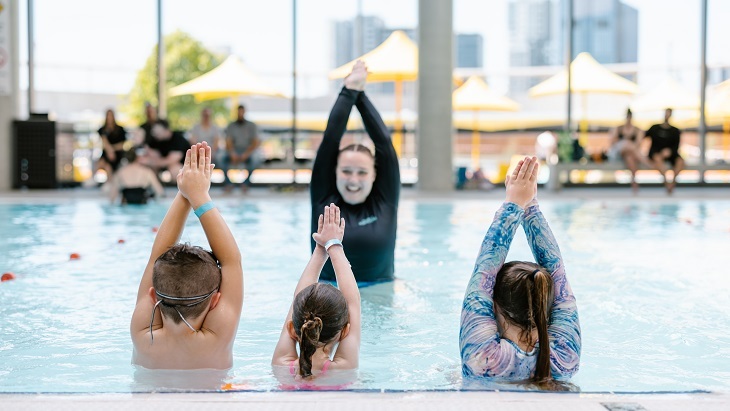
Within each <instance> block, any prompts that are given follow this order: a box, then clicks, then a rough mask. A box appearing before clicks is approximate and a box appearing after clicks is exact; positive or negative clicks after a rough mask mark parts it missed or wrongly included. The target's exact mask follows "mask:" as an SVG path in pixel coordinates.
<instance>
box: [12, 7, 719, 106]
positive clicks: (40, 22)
mask: <svg viewBox="0 0 730 411" xmlns="http://www.w3.org/2000/svg"><path fill="white" fill-rule="evenodd" d="M575 1H590V0H575ZM624 2H625V3H627V4H629V5H631V6H633V7H635V8H637V9H638V10H639V40H638V41H639V62H638V63H639V67H640V70H641V71H640V72H643V73H644V75H643V76H642V75H640V76H639V86H640V87H641V88H642V89H646V88H649V87H651V86H652V85H654V84H656V83H657V82H658V81H659V80H660V79H661V77H662V76H665V75H672V76H674V77H675V78H676V79H678V80H680V81H682V82H683V83H686V85H687V86H688V87H690V88H692V87H698V86H699V85H698V84H696V83H697V81H695V79H697V78H698V73H699V59H700V50H699V27H700V4H701V2H700V0H624ZM18 3H19V4H20V7H21V21H25V20H24V19H25V16H26V12H25V11H26V7H27V1H26V0H19V2H18ZM163 3H164V6H163V7H164V20H163V30H164V32H166V33H169V32H172V31H174V30H176V29H181V30H183V31H186V32H188V33H189V34H191V35H192V36H193V37H195V38H198V39H199V40H201V41H202V42H203V43H204V45H206V46H207V47H209V48H211V49H213V50H216V51H224V52H230V53H233V54H236V55H238V56H240V57H241V58H242V59H243V60H244V62H245V63H246V64H247V65H248V66H249V67H250V68H251V69H252V70H253V71H254V72H256V73H258V74H259V75H260V76H261V78H262V80H263V81H265V82H267V83H268V84H269V85H271V86H273V87H276V88H279V89H280V90H282V91H283V92H285V93H287V94H291V72H292V48H291V44H292V12H291V4H292V0H267V1H260V0H239V1H231V0H208V1H206V2H201V1H199V0H164V1H163ZM297 3H298V7H297V25H298V27H297V33H298V38H297V44H298V51H297V53H298V56H297V71H298V73H299V82H300V85H299V95H301V96H304V97H314V96H318V95H323V94H326V93H329V92H330V89H329V88H328V81H327V79H326V76H327V72H328V71H329V70H331V69H332V68H334V67H333V57H332V48H333V43H334V40H333V39H332V29H333V22H334V21H337V20H348V19H352V18H354V17H355V16H356V15H357V9H358V1H357V0H298V2H297ZM453 3H454V31H455V32H457V33H480V34H482V35H483V36H484V61H485V68H484V74H486V76H487V80H488V82H489V83H490V85H492V87H494V88H496V89H497V90H498V91H501V92H507V74H508V73H509V41H508V31H507V9H508V3H509V0H453ZM34 4H35V15H36V20H35V32H36V34H35V37H36V41H35V45H36V62H37V69H36V74H35V79H36V80H35V81H36V88H37V89H38V90H49V91H78V92H89V93H114V94H126V93H127V92H128V91H129V90H130V88H131V87H132V84H133V82H134V78H135V76H136V73H137V71H138V70H139V69H140V68H141V67H142V66H143V64H144V62H145V60H146V58H147V57H148V56H149V55H150V53H151V51H152V48H153V46H154V44H155V42H156V30H157V28H156V19H157V15H156V4H157V2H156V1H155V0H124V1H119V0H116V1H112V0H104V1H100V0H65V1H57V0H35V1H34ZM361 6H362V12H363V14H365V15H377V16H379V17H380V18H382V19H383V20H384V21H385V23H386V25H387V26H390V27H416V26H417V24H418V1H417V0H362V1H361ZM709 11H710V12H709V22H708V64H709V65H710V66H713V65H723V66H727V67H730V49H727V48H726V47H725V44H724V43H725V42H726V40H725V39H728V38H730V27H729V26H728V25H727V21H728V17H730V1H724V0H709ZM21 30H26V27H25V25H24V24H21ZM20 47H21V63H24V62H25V61H27V36H26V35H25V33H24V32H23V33H22V34H21V46H20ZM26 70H27V69H25V68H24V67H22V68H21V88H24V87H27V71H26Z"/></svg>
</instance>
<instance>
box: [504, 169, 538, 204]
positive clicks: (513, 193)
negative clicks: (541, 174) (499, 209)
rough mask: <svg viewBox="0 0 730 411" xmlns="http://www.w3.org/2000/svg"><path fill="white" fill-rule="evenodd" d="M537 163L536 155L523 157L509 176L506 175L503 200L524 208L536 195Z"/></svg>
mask: <svg viewBox="0 0 730 411" xmlns="http://www.w3.org/2000/svg"><path fill="white" fill-rule="evenodd" d="M538 167H539V165H538V163H537V158H536V157H525V158H524V160H521V161H520V162H519V164H517V167H515V170H514V171H513V172H512V175H511V176H507V179H506V180H505V182H504V185H505V186H506V187H507V198H506V199H505V201H508V202H511V203H515V204H517V205H518V206H520V207H522V208H525V206H526V205H527V203H529V202H530V200H532V199H533V198H535V196H536V195H537V169H538Z"/></svg>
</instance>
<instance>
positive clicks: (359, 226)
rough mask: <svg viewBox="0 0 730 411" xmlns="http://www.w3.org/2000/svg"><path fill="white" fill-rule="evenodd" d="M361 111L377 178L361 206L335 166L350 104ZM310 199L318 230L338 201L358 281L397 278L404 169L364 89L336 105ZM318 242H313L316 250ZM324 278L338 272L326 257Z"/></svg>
mask: <svg viewBox="0 0 730 411" xmlns="http://www.w3.org/2000/svg"><path fill="white" fill-rule="evenodd" d="M353 105H355V106H356V107H357V109H358V111H359V112H360V115H361V116H362V119H363V124H364V125H365V130H366V131H367V133H368V135H369V136H370V138H371V139H372V140H373V143H374V144H375V171H376V177H375V182H374V183H373V189H372V191H371V192H370V195H369V196H368V197H367V199H366V200H365V202H364V203H362V204H356V205H352V204H347V203H345V202H344V201H343V200H342V196H341V195H340V193H339V191H337V186H336V177H335V170H336V167H337V157H338V155H339V150H340V140H341V139H342V136H343V135H344V134H345V129H346V126H347V120H348V118H349V117H350V111H352V106H353ZM310 194H311V201H312V232H316V231H317V220H318V218H319V215H320V214H322V212H323V211H324V206H325V205H328V204H330V203H335V204H336V205H337V206H338V207H340V212H341V216H342V218H344V219H345V237H344V239H343V246H344V248H345V254H346V255H347V259H348V260H349V261H350V265H351V266H352V271H353V273H354V274H355V279H356V280H357V281H358V282H377V281H388V280H392V279H393V271H394V260H395V235H396V227H397V220H398V199H399V197H400V168H399V166H398V156H397V155H396V153H395V149H394V148H393V144H392V142H391V140H390V133H389V132H388V129H387V128H386V127H385V124H384V123H383V120H382V119H381V118H380V115H379V114H378V112H377V110H375V107H374V106H373V105H372V103H371V102H370V100H368V98H367V96H365V93H363V92H361V91H356V90H348V89H346V88H343V89H342V91H341V92H340V95H339V97H338V98H337V102H336V103H335V105H334V107H333V108H332V112H331V113H330V117H329V120H328V121H327V129H326V130H325V131H324V136H323V138H322V143H321V144H320V146H319V149H318V150H317V157H316V158H315V160H314V166H313V167H312V182H311V184H310ZM315 245H316V244H315V242H314V240H312V250H314V247H315ZM320 278H321V279H323V280H330V281H334V280H335V272H334V269H333V268H332V264H331V263H330V261H327V263H326V264H325V266H324V268H323V269H322V274H321V276H320Z"/></svg>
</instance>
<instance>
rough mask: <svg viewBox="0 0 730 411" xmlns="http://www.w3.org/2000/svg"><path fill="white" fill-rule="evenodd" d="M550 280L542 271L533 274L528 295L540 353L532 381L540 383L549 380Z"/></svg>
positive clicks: (551, 299)
mask: <svg viewBox="0 0 730 411" xmlns="http://www.w3.org/2000/svg"><path fill="white" fill-rule="evenodd" d="M551 286H552V278H551V277H550V275H548V274H546V273H545V272H544V271H542V270H536V271H535V272H534V274H533V286H532V290H531V291H532V292H531V293H530V294H531V295H530V300H532V301H531V304H530V305H531V308H532V314H533V317H532V318H534V320H535V327H537V336H538V342H539V344H540V351H539V352H538V354H537V367H536V369H535V376H534V381H536V382H542V381H545V380H549V379H550V378H551V373H550V337H548V332H547V328H548V321H549V320H550V310H551V308H552V303H553V295H552V294H553V293H552V287H551Z"/></svg>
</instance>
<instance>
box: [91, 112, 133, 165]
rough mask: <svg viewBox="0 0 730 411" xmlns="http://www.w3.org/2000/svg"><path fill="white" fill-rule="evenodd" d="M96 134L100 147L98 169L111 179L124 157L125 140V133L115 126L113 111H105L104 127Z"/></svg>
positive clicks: (117, 125) (120, 127) (121, 128)
mask: <svg viewBox="0 0 730 411" xmlns="http://www.w3.org/2000/svg"><path fill="white" fill-rule="evenodd" d="M98 133H99V137H100V138H101V145H102V151H101V157H99V162H98V167H99V168H100V169H104V171H106V174H107V176H108V177H109V178H111V175H112V174H113V173H114V172H116V171H117V169H118V168H119V163H120V162H121V161H122V157H124V141H125V140H126V139H127V132H126V131H125V130H124V128H123V127H122V126H120V125H119V124H117V121H116V119H115V118H114V111H113V110H112V109H109V110H107V111H106V120H105V121H104V125H103V126H102V127H101V128H100V129H99V130H98Z"/></svg>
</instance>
